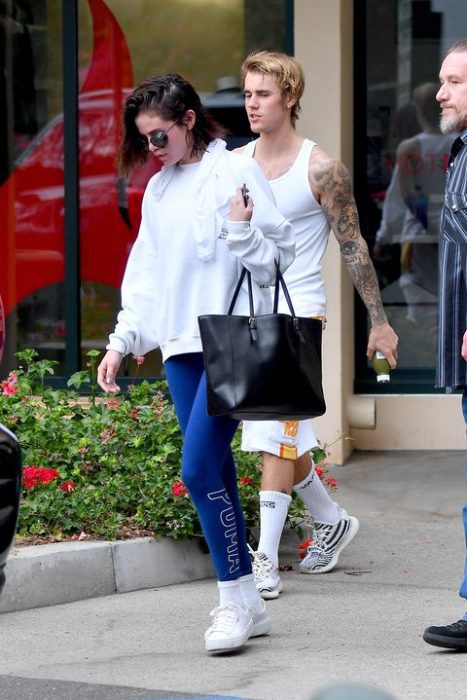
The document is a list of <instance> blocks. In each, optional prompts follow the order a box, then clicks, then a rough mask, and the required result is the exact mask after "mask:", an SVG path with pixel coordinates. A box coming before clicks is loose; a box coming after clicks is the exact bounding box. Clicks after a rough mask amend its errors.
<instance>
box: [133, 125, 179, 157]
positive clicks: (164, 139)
mask: <svg viewBox="0 0 467 700" xmlns="http://www.w3.org/2000/svg"><path fill="white" fill-rule="evenodd" d="M176 123H177V122H174V123H173V124H172V126H169V128H168V129H167V131H164V130H163V129H157V130H156V131H153V132H152V133H151V134H149V137H148V139H145V138H144V137H143V138H142V139H141V141H142V143H143V148H144V149H145V150H146V151H147V150H149V143H148V141H149V142H150V143H151V144H152V145H153V146H154V147H155V148H165V147H166V146H167V144H168V143H169V137H168V133H169V131H170V129H172V128H173V127H174V126H175V124H176Z"/></svg>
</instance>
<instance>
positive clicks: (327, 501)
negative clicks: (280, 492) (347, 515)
mask: <svg viewBox="0 0 467 700" xmlns="http://www.w3.org/2000/svg"><path fill="white" fill-rule="evenodd" d="M294 491H295V492H296V494H297V496H298V497H299V498H300V499H301V500H302V501H303V503H304V504H305V505H306V507H307V508H308V510H309V511H310V513H311V517H312V518H313V520H316V521H317V522H319V523H330V524H332V525H334V524H335V523H337V522H338V521H339V520H340V514H339V508H338V505H337V503H334V501H333V500H332V498H331V496H330V495H329V493H328V491H327V490H326V487H325V486H324V485H323V483H322V481H321V479H320V478H319V476H318V474H317V473H316V471H315V465H314V464H312V465H311V469H310V473H309V474H308V476H307V477H306V478H305V479H303V481H301V482H300V483H299V484H295V485H294Z"/></svg>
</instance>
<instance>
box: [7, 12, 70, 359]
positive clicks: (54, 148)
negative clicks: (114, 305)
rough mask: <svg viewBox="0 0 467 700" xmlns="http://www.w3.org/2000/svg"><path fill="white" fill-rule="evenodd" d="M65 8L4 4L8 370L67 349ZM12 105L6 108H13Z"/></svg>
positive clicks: (54, 356)
mask: <svg viewBox="0 0 467 700" xmlns="http://www.w3.org/2000/svg"><path fill="white" fill-rule="evenodd" d="M60 42H61V3H60V2H59V1H58V0H57V1H56V2H53V1H50V0H49V1H47V0H35V1H34V2H27V1H26V0H15V1H11V0H10V1H8V0H5V1H3V2H1V3H0V64H1V70H0V104H2V109H1V110H0V211H1V212H2V216H1V222H0V240H1V241H2V251H1V255H0V295H1V297H2V300H3V304H4V309H5V314H6V333H5V353H4V359H3V366H5V367H6V368H9V367H11V366H14V364H15V357H14V353H15V352H16V351H17V350H18V349H20V348H22V347H23V348H24V347H37V348H38V349H39V350H40V352H42V353H43V356H45V357H49V358H52V359H57V358H58V347H59V346H61V345H62V343H63V335H64V321H63V307H62V298H63V280H64V244H63V206H62V204H63V129H62V128H61V120H60V116H59V115H60V112H61V110H62V99H61V97H62V85H63V79H62V62H61V51H60ZM5 105H6V108H5Z"/></svg>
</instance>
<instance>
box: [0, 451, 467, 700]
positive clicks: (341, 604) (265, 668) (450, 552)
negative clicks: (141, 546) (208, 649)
mask: <svg viewBox="0 0 467 700" xmlns="http://www.w3.org/2000/svg"><path fill="white" fill-rule="evenodd" d="M463 460H464V453H462V452H447V453H442V454H441V453H438V452H434V453H431V452H425V453H424V452H419V453H414V452H392V453H387V452H386V453H362V452H360V453H356V454H354V455H353V456H352V458H351V459H350V460H349V462H348V463H347V464H346V465H345V466H343V467H335V468H333V469H332V471H331V475H332V476H335V477H336V478H337V480H338V482H339V490H338V492H337V494H336V499H337V500H338V501H339V503H340V504H341V505H343V506H344V507H345V508H346V509H347V510H348V511H349V512H350V513H352V514H353V515H356V516H357V517H358V518H359V519H360V524H361V526H360V532H359V534H358V536H357V537H356V539H355V540H354V542H353V543H352V544H351V545H350V546H349V547H348V549H346V550H345V551H344V552H343V554H342V555H341V559H340V562H339V566H338V568H336V569H335V570H334V571H332V572H330V573H328V574H323V575H320V576H304V575H300V574H298V570H297V568H298V562H299V559H298V556H297V554H296V551H295V544H296V540H295V538H294V536H293V535H291V534H290V533H287V535H286V536H285V537H284V538H283V542H282V547H281V563H282V564H291V565H292V566H293V567H294V570H293V571H290V572H283V573H282V574H281V575H282V578H283V581H284V584H285V586H284V592H283V593H282V594H281V596H280V598H279V599H278V600H277V601H271V602H269V603H268V606H269V609H270V611H271V616H272V619H273V631H272V633H271V635H270V636H268V637H265V638H258V639H255V640H251V641H250V643H249V644H248V646H247V647H246V649H245V650H244V651H243V652H242V653H239V654H235V655H231V656H224V657H209V656H208V655H207V654H206V653H205V651H204V648H203V644H202V633H203V631H204V629H205V628H206V626H207V624H208V612H209V610H210V609H211V608H212V607H213V606H214V605H215V604H216V599H217V595H216V587H215V584H214V581H213V580H212V579H204V580H197V581H192V582H189V583H183V584H174V585H167V586H162V585H158V586H157V587H154V588H148V589H145V590H139V591H134V592H128V593H121V594H119V595H105V596H103V597H93V598H90V599H87V600H80V601H77V602H73V603H64V604H60V605H54V606H52V607H44V608H36V609H30V610H19V611H15V612H7V613H4V614H3V615H2V617H1V625H0V645H1V649H2V653H1V657H0V683H1V688H2V690H1V698H2V700H17V699H19V698H21V699H23V698H31V699H32V698H34V700H42V698H43V699H44V700H59V699H60V700H64V699H69V700H75V699H78V698H86V699H87V700H101V699H102V700H107V698H108V699H109V700H110V698H115V700H124V699H127V700H149V698H177V697H178V698H180V697H184V698H193V697H198V700H199V698H200V697H204V698H210V700H213V699H214V698H218V697H222V698H230V700H232V698H242V699H247V698H248V699H250V700H311V698H312V696H313V695H314V694H315V693H316V692H318V690H320V689H322V688H324V687H327V686H329V685H331V684H333V683H342V682H347V681H353V682H358V683H364V684H367V685H369V686H372V687H375V688H380V689H384V690H385V691H386V692H388V693H390V694H391V695H392V696H393V697H394V699H395V700H406V699H412V698H413V699H414V700H466V698H467V682H466V679H467V668H466V661H467V655H466V654H458V653H455V652H454V653H453V652H449V651H443V650H437V649H436V648H435V647H430V646H428V645H426V644H425V643H424V642H423V640H422V638H421V635H422V633H423V630H424V628H425V627H426V626H428V625H430V624H446V623H448V622H454V621H455V620H457V619H459V617H460V616H461V614H462V613H463V612H464V610H465V609H466V608H467V606H466V605H465V604H464V603H463V601H462V600H461V599H460V598H459V597H458V595H457V589H458V584H459V581H460V577H461V574H462V571H463V563H464V557H465V543H464V540H463V532H462V527H461V507H462V505H463V503H464V501H465V487H464V479H463ZM147 551H148V550H147ZM88 574H89V576H93V577H95V576H96V567H95V566H91V567H87V566H83V568H82V571H81V576H82V577H84V578H85V577H86V576H88ZM75 576H76V573H75ZM36 585H37V587H39V588H40V586H41V577H40V576H39V575H38V576H37V581H36Z"/></svg>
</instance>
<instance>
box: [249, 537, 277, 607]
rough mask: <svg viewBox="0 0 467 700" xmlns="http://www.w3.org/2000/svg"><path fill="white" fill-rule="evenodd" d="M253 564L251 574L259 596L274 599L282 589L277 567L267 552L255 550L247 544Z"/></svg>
mask: <svg viewBox="0 0 467 700" xmlns="http://www.w3.org/2000/svg"><path fill="white" fill-rule="evenodd" d="M248 549H249V551H250V555H251V558H252V565H253V576H254V577H255V584H256V588H257V589H258V592H259V594H260V596H261V598H264V599H265V600H274V598H278V597H279V593H280V592H281V591H282V581H281V580H280V577H279V569H278V567H277V566H274V564H273V563H272V561H271V560H270V559H269V557H268V555H267V554H264V552H255V551H254V550H253V549H252V548H251V547H250V545H248Z"/></svg>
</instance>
